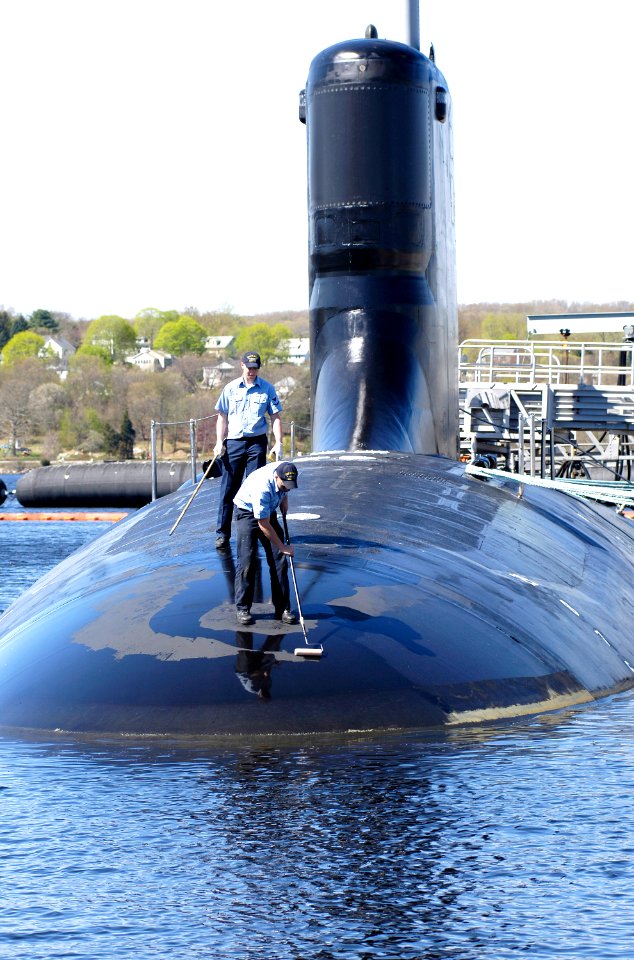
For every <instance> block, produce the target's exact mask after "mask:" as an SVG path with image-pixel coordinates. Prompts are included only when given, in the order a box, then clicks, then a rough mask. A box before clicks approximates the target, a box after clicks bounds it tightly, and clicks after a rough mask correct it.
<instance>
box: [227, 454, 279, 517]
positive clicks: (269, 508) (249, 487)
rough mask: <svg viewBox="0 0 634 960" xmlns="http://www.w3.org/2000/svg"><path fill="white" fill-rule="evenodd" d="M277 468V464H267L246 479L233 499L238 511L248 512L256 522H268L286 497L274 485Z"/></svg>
mask: <svg viewBox="0 0 634 960" xmlns="http://www.w3.org/2000/svg"><path fill="white" fill-rule="evenodd" d="M277 467H278V464H277V463H267V464H266V465H265V466H264V467H260V468H259V470H254V471H253V473H251V474H250V475H249V476H248V477H247V478H246V480H245V481H244V483H243V484H242V486H241V487H240V489H239V490H238V492H237V494H236V495H235V497H234V498H233V502H234V504H235V505H236V507H237V508H238V510H248V511H249V513H252V514H253V516H254V517H255V518H256V520H268V518H269V517H270V516H271V514H272V513H274V512H275V510H277V508H278V507H279V505H280V503H281V502H282V500H283V499H284V497H285V496H286V491H285V490H278V489H277V484H276V483H275V470H276V468H277Z"/></svg>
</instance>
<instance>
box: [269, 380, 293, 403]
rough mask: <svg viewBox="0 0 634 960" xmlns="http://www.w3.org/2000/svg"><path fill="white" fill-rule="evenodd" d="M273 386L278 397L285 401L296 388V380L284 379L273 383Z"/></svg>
mask: <svg viewBox="0 0 634 960" xmlns="http://www.w3.org/2000/svg"><path fill="white" fill-rule="evenodd" d="M273 386H274V387H275V390H276V392H277V395H278V397H281V398H282V400H285V399H286V397H287V396H288V395H289V393H292V391H293V390H294V389H295V387H296V386H297V380H296V379H295V378H294V377H284V378H283V379H282V380H278V381H277V383H274V384H273Z"/></svg>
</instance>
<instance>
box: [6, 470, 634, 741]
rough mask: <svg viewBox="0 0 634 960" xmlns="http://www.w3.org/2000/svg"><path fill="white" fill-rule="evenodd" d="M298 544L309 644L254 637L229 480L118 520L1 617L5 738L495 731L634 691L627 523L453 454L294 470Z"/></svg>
mask: <svg viewBox="0 0 634 960" xmlns="http://www.w3.org/2000/svg"><path fill="white" fill-rule="evenodd" d="M299 467H300V486H299V489H298V490H296V491H293V493H292V494H291V498H292V502H291V505H290V511H289V526H290V531H291V537H292V538H293V541H294V542H295V544H296V545H297V555H296V563H295V569H296V573H297V578H298V587H299V592H300V597H301V602H302V610H303V614H304V618H305V623H306V628H307V631H308V637H309V640H310V642H311V644H312V643H315V644H319V643H321V644H323V647H324V651H325V655H324V657H323V658H322V659H321V660H319V661H315V662H313V661H307V660H302V659H300V658H299V657H296V656H295V655H294V652H293V651H294V649H295V648H296V647H297V646H299V645H301V644H302V643H303V639H302V634H301V630H300V627H299V626H294V627H288V626H286V625H283V624H281V623H278V622H277V621H275V620H273V618H272V608H271V606H270V602H268V575H267V574H266V571H265V572H264V576H263V578H262V579H263V581H264V583H265V584H266V588H265V589H264V591H263V592H262V591H260V593H259V595H258V596H257V601H256V603H255V604H254V607H253V612H254V614H255V616H256V622H255V624H254V625H253V626H252V627H250V628H248V629H245V628H241V629H240V630H238V628H237V624H236V620H235V608H234V606H233V573H234V560H233V556H232V554H231V552H229V553H220V552H217V551H216V550H215V549H213V543H212V540H213V536H212V533H210V530H209V527H210V525H212V524H211V521H212V520H213V517H214V516H215V511H216V505H217V491H218V484H217V483H215V482H214V481H209V482H207V483H206V484H204V485H203V488H202V489H201V492H200V494H199V496H198V497H197V498H196V499H195V500H194V502H193V504H192V506H191V508H190V509H189V510H188V512H187V513H186V515H185V517H184V519H183V521H182V522H181V524H180V525H179V527H178V528H177V530H176V531H175V533H174V535H173V536H169V530H170V528H171V526H172V525H173V523H174V521H175V520H176V518H177V517H178V515H179V513H180V511H181V510H182V508H183V506H184V505H185V503H186V501H187V498H188V496H189V490H188V489H183V490H182V491H180V492H178V493H176V494H172V495H169V496H168V497H166V498H164V499H163V500H161V501H158V502H156V503H154V504H152V505H150V506H148V507H145V508H144V509H143V510H141V511H139V512H138V513H137V514H136V515H135V516H133V517H131V518H128V519H127V520H125V521H123V522H121V523H119V524H117V526H116V527H115V528H113V529H112V530H111V531H109V532H108V533H106V534H104V535H103V536H102V537H101V538H100V539H99V540H98V541H96V542H94V543H93V544H91V545H89V546H88V547H86V548H84V549H83V550H81V551H79V552H78V553H76V554H74V555H73V556H72V557H70V558H69V559H68V560H66V561H65V562H63V563H62V564H61V565H60V566H59V567H57V568H56V569H55V570H53V571H52V572H51V573H50V574H49V575H48V576H46V577H44V578H43V579H42V580H41V581H40V582H39V583H38V584H36V585H35V586H34V587H33V588H31V589H30V590H29V591H27V592H26V593H25V594H24V595H23V597H21V598H20V599H19V600H18V601H16V603H14V604H13V606H12V607H10V608H9V610H8V611H7V612H6V613H5V615H4V616H3V617H2V618H1V619H0V634H1V636H2V642H1V645H0V723H1V724H3V725H8V726H14V727H31V728H41V729H49V730H50V729H53V730H54V729H58V730H67V731H74V732H77V733H80V732H81V733H88V734H90V733H97V732H112V733H118V734H121V733H123V734H154V735H157V734H158V735H160V734H173V735H182V736H192V735H193V736H214V735H223V736H224V735H232V734H233V735H248V734H267V735H279V734H308V733H313V732H321V733H342V732H350V731H357V730H385V729H395V728H399V729H412V728H416V729H419V728H422V727H428V726H438V725H447V724H449V725H451V724H460V723H466V722H481V721H486V720H491V719H497V718H503V717H513V716H518V715H522V714H528V713H536V712H539V711H543V710H548V709H556V708H559V707H564V706H569V705H571V704H577V703H583V702H586V701H589V700H591V699H593V698H595V697H598V696H603V695H606V694H608V693H614V692H617V691H619V690H623V689H626V688H628V687H631V686H632V685H634V636H632V630H631V629H629V628H628V631H627V633H624V630H623V624H630V625H631V624H632V623H633V622H634V618H633V613H634V604H633V602H632V599H631V583H632V578H633V575H634V560H633V557H634V550H633V547H634V534H633V532H632V528H631V526H630V525H629V523H628V521H625V520H623V519H621V518H619V517H618V516H617V515H616V514H614V512H612V511H609V510H607V509H604V508H602V507H600V506H596V505H589V504H587V503H586V502H584V501H582V500H580V499H577V498H575V497H572V496H567V495H565V494H559V493H554V492H552V491H544V490H540V489H536V488H526V489H525V490H524V491H522V492H521V495H518V484H517V482H515V481H511V480H509V481H505V482H500V481H495V482H482V481H480V480H477V479H474V478H473V477H471V476H469V475H466V474H465V472H464V468H463V466H462V465H460V464H458V463H455V462H453V461H451V460H449V459H446V458H443V457H437V456H422V455H410V454H398V453H396V454H395V453H370V452H368V453H361V454H338V453H331V454H321V455H314V456H310V457H306V458H303V459H302V460H301V461H300V462H299Z"/></svg>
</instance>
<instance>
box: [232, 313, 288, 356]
mask: <svg viewBox="0 0 634 960" xmlns="http://www.w3.org/2000/svg"><path fill="white" fill-rule="evenodd" d="M291 336H292V334H291V331H290V330H289V329H288V327H287V326H286V325H285V324H283V323H275V324H273V325H272V326H270V325H269V324H268V323H253V324H251V326H250V327H245V328H244V329H243V330H241V331H240V333H239V334H238V335H237V337H236V339H235V350H236V353H237V354H238V356H242V354H244V353H246V352H247V350H255V351H256V353H259V354H260V357H261V359H262V365H263V366H265V365H266V364H267V363H268V362H269V361H270V360H279V361H281V362H284V361H285V360H286V359H287V358H288V348H287V347H286V341H287V340H288V339H289V338H290V337H291Z"/></svg>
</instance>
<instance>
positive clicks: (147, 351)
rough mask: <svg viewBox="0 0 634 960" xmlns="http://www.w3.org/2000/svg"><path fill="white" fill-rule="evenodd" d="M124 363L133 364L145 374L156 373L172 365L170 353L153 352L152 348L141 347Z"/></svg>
mask: <svg viewBox="0 0 634 960" xmlns="http://www.w3.org/2000/svg"><path fill="white" fill-rule="evenodd" d="M126 363H133V364H134V366H135V367H138V368H139V370H143V371H144V372H145V373H156V372H157V370H165V368H166V367H170V366H171V365H172V355H171V353H166V352H165V351H164V350H154V349H153V348H152V347H141V349H140V350H139V352H138V353H134V354H132V355H131V356H129V357H126Z"/></svg>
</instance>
